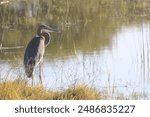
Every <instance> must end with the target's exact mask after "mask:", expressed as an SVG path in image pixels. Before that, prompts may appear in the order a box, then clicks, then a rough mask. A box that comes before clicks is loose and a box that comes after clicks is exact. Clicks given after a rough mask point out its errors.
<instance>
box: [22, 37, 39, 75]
mask: <svg viewBox="0 0 150 117" xmlns="http://www.w3.org/2000/svg"><path fill="white" fill-rule="evenodd" d="M39 45H40V37H34V38H33V39H32V40H31V41H30V42H29V44H28V46H27V48H26V50H25V54H24V66H25V72H26V74H27V76H28V77H31V75H32V73H33V70H34V67H35V65H36V63H37V62H38V60H37V56H38V47H39Z"/></svg>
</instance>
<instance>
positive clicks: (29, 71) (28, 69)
mask: <svg viewBox="0 0 150 117" xmlns="http://www.w3.org/2000/svg"><path fill="white" fill-rule="evenodd" d="M34 67H35V62H34V61H29V62H28V64H27V65H25V73H26V75H27V77H29V78H31V77H32V75H33V71H34Z"/></svg>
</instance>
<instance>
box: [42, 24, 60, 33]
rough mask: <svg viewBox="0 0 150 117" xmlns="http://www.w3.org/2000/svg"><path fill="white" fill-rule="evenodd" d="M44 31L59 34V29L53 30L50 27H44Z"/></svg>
mask: <svg viewBox="0 0 150 117" xmlns="http://www.w3.org/2000/svg"><path fill="white" fill-rule="evenodd" d="M45 30H46V32H55V33H60V31H59V29H57V28H53V27H50V26H47V25H46V26H45Z"/></svg>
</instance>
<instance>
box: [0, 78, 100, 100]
mask: <svg viewBox="0 0 150 117" xmlns="http://www.w3.org/2000/svg"><path fill="white" fill-rule="evenodd" d="M0 99H1V100H98V99H101V95H100V92H99V91H97V90H96V89H94V88H90V87H87V86H86V85H78V86H76V87H69V88H68V89H64V90H63V91H51V90H46V89H45V88H43V87H40V86H37V87H31V86H28V85H27V84H26V82H24V81H21V82H20V81H17V80H16V81H5V82H2V83H0Z"/></svg>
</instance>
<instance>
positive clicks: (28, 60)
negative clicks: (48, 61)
mask: <svg viewBox="0 0 150 117" xmlns="http://www.w3.org/2000/svg"><path fill="white" fill-rule="evenodd" d="M50 32H58V30H57V29H53V28H51V27H49V26H47V25H40V26H39V27H38V30H37V36H35V37H33V38H32V40H31V41H30V42H29V43H28V45H27V48H26V50H25V54H24V67H25V73H26V75H27V77H29V78H31V77H32V85H33V73H34V70H35V67H36V66H38V65H39V78H40V81H41V83H42V79H41V63H42V61H43V55H44V52H45V47H47V46H48V44H49V43H50V40H51V36H50Z"/></svg>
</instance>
